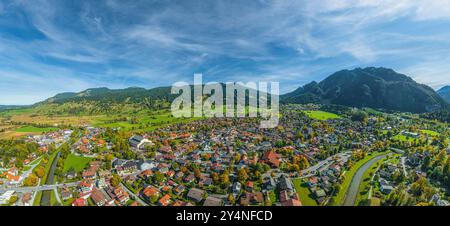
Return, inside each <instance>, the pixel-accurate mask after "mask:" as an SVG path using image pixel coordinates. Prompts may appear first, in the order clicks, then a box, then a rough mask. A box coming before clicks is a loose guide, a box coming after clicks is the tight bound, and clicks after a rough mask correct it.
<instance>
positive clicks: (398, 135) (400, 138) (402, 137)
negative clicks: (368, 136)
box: [392, 134, 419, 142]
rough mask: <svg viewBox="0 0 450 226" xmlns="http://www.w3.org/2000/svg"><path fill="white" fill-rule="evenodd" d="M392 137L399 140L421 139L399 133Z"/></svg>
mask: <svg viewBox="0 0 450 226" xmlns="http://www.w3.org/2000/svg"><path fill="white" fill-rule="evenodd" d="M392 139H393V140H398V141H410V142H414V141H419V139H418V138H412V137H407V136H405V135H403V134H397V135H395V136H393V137H392Z"/></svg>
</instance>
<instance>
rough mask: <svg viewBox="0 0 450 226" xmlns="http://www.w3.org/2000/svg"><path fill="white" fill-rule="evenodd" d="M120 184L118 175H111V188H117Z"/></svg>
mask: <svg viewBox="0 0 450 226" xmlns="http://www.w3.org/2000/svg"><path fill="white" fill-rule="evenodd" d="M121 182H122V178H121V177H120V176H119V175H118V174H113V176H112V178H111V185H112V186H113V187H117V186H119V184H120V183H121Z"/></svg>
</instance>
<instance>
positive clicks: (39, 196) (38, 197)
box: [33, 191, 42, 206]
mask: <svg viewBox="0 0 450 226" xmlns="http://www.w3.org/2000/svg"><path fill="white" fill-rule="evenodd" d="M41 199H42V191H38V192H37V194H36V197H35V198H34V202H33V206H40V205H41Z"/></svg>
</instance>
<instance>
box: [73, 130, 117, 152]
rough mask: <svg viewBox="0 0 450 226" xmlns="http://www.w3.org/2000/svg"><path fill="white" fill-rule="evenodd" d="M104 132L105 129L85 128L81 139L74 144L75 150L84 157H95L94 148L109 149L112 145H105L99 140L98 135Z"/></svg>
mask: <svg viewBox="0 0 450 226" xmlns="http://www.w3.org/2000/svg"><path fill="white" fill-rule="evenodd" d="M104 132H105V129H100V128H95V127H86V128H85V130H84V134H82V136H81V139H80V140H79V141H77V142H76V143H75V144H74V146H75V150H77V152H78V153H79V154H82V155H84V156H91V157H95V156H96V153H93V150H94V149H95V148H98V147H104V148H106V149H108V150H109V149H111V148H112V145H111V144H110V143H107V142H106V141H105V140H103V139H101V138H99V137H100V136H99V135H100V134H102V133H104Z"/></svg>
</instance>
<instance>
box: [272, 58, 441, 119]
mask: <svg viewBox="0 0 450 226" xmlns="http://www.w3.org/2000/svg"><path fill="white" fill-rule="evenodd" d="M280 99H281V102H282V103H301V104H303V103H322V104H337V105H344V106H350V107H371V108H377V109H385V110H392V111H402V112H413V113H423V112H431V111H436V110H441V109H448V107H449V104H448V103H446V101H444V99H443V98H442V97H441V96H439V95H438V94H437V93H436V92H435V91H434V90H433V89H432V88H430V87H428V86H426V85H423V84H419V83H417V82H415V81H414V80H413V79H412V78H410V77H408V76H406V75H404V74H399V73H397V72H395V71H394V70H392V69H388V68H382V67H380V68H375V67H368V68H356V69H353V70H342V71H338V72H336V73H334V74H332V75H330V76H328V77H327V78H326V79H324V80H323V81H321V82H319V83H317V82H311V83H309V84H307V85H305V86H303V87H300V88H298V89H297V90H295V91H293V92H291V93H287V94H285V95H282V96H281V98H280Z"/></svg>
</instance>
